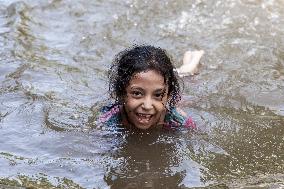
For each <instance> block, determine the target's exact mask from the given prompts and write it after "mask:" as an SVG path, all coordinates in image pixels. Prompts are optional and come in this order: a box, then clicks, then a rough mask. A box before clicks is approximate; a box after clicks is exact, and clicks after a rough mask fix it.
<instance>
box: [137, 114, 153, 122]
mask: <svg viewBox="0 0 284 189" xmlns="http://www.w3.org/2000/svg"><path fill="white" fill-rule="evenodd" d="M137 116H138V118H139V119H146V120H148V121H149V120H150V118H151V117H152V115H149V114H139V113H138V114H137Z"/></svg>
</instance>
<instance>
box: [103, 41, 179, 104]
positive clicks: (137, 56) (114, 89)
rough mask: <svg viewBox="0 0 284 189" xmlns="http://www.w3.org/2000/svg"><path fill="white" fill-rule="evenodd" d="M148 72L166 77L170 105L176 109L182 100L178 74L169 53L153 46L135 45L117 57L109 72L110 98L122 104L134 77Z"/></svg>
mask: <svg viewBox="0 0 284 189" xmlns="http://www.w3.org/2000/svg"><path fill="white" fill-rule="evenodd" d="M147 70H155V71H157V72H158V73H160V74H161V75H162V76H163V77H164V80H165V83H166V84H167V86H168V89H169V90H168V96H169V99H168V104H169V106H170V107H174V106H175V105H176V104H177V102H178V101H180V99H181V97H180V85H179V82H178V76H177V73H176V72H175V71H174V66H173V64H172V61H171V59H170V57H169V55H168V54H167V52H166V51H165V50H164V49H161V48H159V47H154V46H151V45H134V46H132V47H131V48H128V49H125V50H123V51H121V52H120V53H118V54H117V55H116V56H115V58H114V60H113V62H112V65H111V67H110V69H109V72H108V78H109V91H110V97H111V98H114V99H115V101H116V102H117V103H122V102H123V97H124V96H125V95H126V88H127V86H128V85H129V82H130V80H131V78H132V76H133V75H135V74H136V73H140V72H143V71H147Z"/></svg>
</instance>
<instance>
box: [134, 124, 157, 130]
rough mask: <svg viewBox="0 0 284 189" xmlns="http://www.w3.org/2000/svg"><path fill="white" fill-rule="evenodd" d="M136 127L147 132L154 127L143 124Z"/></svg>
mask: <svg viewBox="0 0 284 189" xmlns="http://www.w3.org/2000/svg"><path fill="white" fill-rule="evenodd" d="M134 126H135V127H136V128H138V129H141V130H147V129H150V128H152V127H153V125H141V124H134Z"/></svg>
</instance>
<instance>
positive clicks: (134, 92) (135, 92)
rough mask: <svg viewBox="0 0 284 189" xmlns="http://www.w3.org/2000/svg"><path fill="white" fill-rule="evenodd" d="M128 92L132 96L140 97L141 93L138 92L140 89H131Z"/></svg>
mask: <svg viewBox="0 0 284 189" xmlns="http://www.w3.org/2000/svg"><path fill="white" fill-rule="evenodd" d="M130 94H131V96H133V97H134V98H139V97H141V96H142V95H143V94H142V92H140V91H131V92H130Z"/></svg>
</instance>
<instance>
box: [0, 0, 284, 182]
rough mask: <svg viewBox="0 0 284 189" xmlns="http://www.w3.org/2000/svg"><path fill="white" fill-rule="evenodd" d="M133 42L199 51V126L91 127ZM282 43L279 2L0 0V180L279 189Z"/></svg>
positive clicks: (192, 92) (190, 90) (190, 107)
mask: <svg viewBox="0 0 284 189" xmlns="http://www.w3.org/2000/svg"><path fill="white" fill-rule="evenodd" d="M133 42H136V43H150V44H154V45H157V46H161V47H163V48H165V49H167V50H168V51H169V53H170V54H172V55H173V59H174V61H175V62H176V65H180V63H181V55H182V54H183V52H184V51H186V50H188V49H191V50H196V49H204V50H205V52H206V54H205V56H204V59H203V60H202V68H201V71H200V74H199V75H196V76H194V77H191V78H184V81H183V82H184V91H183V92H184V101H183V102H182V103H181V107H182V108H183V109H184V110H185V111H187V112H188V113H189V114H191V115H192V116H193V117H194V119H195V120H196V122H197V125H198V127H199V130H198V131H197V132H196V133H191V132H189V131H184V130H181V131H178V132H174V133H171V132H164V131H161V132H158V131H157V132H154V133H151V134H148V133H147V132H145V133H143V132H141V133H132V132H131V131H125V130H122V131H110V130H108V128H100V129H98V128H96V127H95V125H93V119H94V115H96V109H97V108H98V107H100V104H101V101H105V100H108V99H107V98H106V95H107V87H106V86H107V85H106V80H107V78H106V72H107V69H108V67H109V65H110V61H111V60H112V58H113V56H114V55H115V54H116V53H117V52H119V51H120V50H122V49H124V48H126V47H127V46H128V45H130V44H131V43H133ZM283 44H284V2H283V1H282V0H249V1H245V0H230V1H225V2H223V1H213V0H210V1H208V0H207V1H205V0H189V1H186V0H178V1H173V0H172V1H163V2H161V1H157V0H153V1H147V0H145V1H138V0H127V1H112V0H109V1H99V0H96V1H86V0H79V1H76V2H74V1H61V0H50V1H34V0H24V1H17V0H0V136H1V137H0V165H1V171H0V188H1V187H2V186H3V187H4V188H5V187H6V188H7V187H8V186H9V187H11V186H18V187H19V188H20V187H35V188H39V187H43V188H44V187H45V188H54V187H56V186H57V187H62V188H80V187H82V188H194V187H204V188H206V187H208V188H252V187H255V188H283V187H284V179H283V172H284V167H283V165H284V162H283V161H284V159H283V156H284V155H283V152H284V146H283V145H284V142H283V141H284V140H283V136H284V130H283V125H284V119H283V115H284V100H283V99H284V96H283V94H284V91H283V90H284V85H283V83H284V82H283V81H284V56H283V52H284V46H283Z"/></svg>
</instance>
